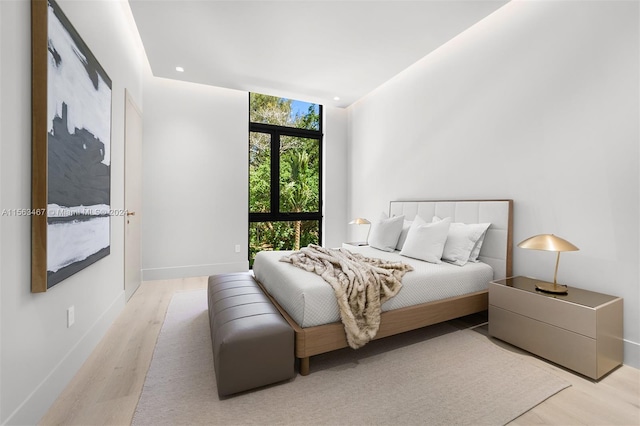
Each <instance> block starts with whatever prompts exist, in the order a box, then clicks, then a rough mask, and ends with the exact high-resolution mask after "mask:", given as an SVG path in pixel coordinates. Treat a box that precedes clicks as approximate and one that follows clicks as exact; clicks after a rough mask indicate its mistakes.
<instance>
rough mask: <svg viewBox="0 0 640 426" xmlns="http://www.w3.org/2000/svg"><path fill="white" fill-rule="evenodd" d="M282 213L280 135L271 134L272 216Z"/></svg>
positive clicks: (276, 133) (277, 133)
mask: <svg viewBox="0 0 640 426" xmlns="http://www.w3.org/2000/svg"><path fill="white" fill-rule="evenodd" d="M279 213H280V133H279V132H276V131H274V132H272V133H271V214H272V215H273V217H275V216H277V215H278V214H279Z"/></svg>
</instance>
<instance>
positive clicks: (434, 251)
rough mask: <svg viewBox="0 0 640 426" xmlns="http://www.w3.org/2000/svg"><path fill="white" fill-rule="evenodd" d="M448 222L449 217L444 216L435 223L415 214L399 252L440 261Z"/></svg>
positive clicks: (447, 230)
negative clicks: (444, 217)
mask: <svg viewBox="0 0 640 426" xmlns="http://www.w3.org/2000/svg"><path fill="white" fill-rule="evenodd" d="M450 222H451V219H449V218H446V219H443V220H441V221H439V222H436V223H427V222H425V221H424V219H422V218H421V217H420V216H416V218H415V219H414V221H413V223H412V224H411V228H409V233H408V234H407V240H406V241H405V242H404V246H403V247H402V251H401V252H400V254H401V255H402V256H407V257H412V258H414V259H419V260H424V261H425V262H431V263H441V260H440V259H441V258H442V251H443V250H444V243H445V241H446V240H447V234H448V232H449V223H450Z"/></svg>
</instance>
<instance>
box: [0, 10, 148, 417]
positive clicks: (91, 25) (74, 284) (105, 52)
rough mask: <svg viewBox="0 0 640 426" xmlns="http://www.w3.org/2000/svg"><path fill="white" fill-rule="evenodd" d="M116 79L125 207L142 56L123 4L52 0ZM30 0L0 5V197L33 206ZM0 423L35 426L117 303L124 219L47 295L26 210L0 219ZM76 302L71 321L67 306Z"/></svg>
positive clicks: (119, 199) (115, 191) (118, 177)
mask: <svg viewBox="0 0 640 426" xmlns="http://www.w3.org/2000/svg"><path fill="white" fill-rule="evenodd" d="M59 4H60V7H61V8H62V10H63V11H64V12H65V13H66V15H67V16H68V18H69V19H70V20H71V22H72V23H73V24H74V26H75V27H76V29H77V30H78V32H79V33H80V35H81V37H82V38H83V40H84V41H85V42H86V43H87V45H88V46H89V48H90V49H91V51H92V52H93V54H94V55H95V56H96V58H97V59H98V61H99V62H100V63H101V65H102V66H103V68H104V69H105V70H106V72H107V74H108V75H109V76H110V77H111V79H112V81H113V86H112V90H113V97H112V102H113V107H112V113H113V118H112V127H111V129H112V136H111V144H112V158H111V164H112V169H111V203H112V207H113V208H116V209H121V208H123V207H124V205H123V204H124V190H123V184H124V168H123V160H124V157H123V156H124V92H125V88H127V89H128V90H129V91H130V92H131V94H132V96H133V97H134V99H135V100H136V102H137V103H138V104H139V105H142V60H143V59H144V56H142V54H141V52H140V50H139V40H136V39H135V38H133V36H132V33H131V31H130V28H129V26H128V25H129V23H130V22H131V21H130V19H131V16H130V10H129V9H128V3H126V2H96V1H71V0H67V1H59ZM30 11H31V6H30V2H28V1H1V2H0V19H1V21H0V52H1V53H0V55H1V56H0V58H1V69H2V73H1V74H0V91H1V93H2V97H1V104H0V116H1V117H2V121H3V123H5V124H6V123H11V126H6V125H3V126H2V128H1V129H0V132H1V133H0V135H1V139H0V140H1V145H0V196H1V198H0V202H1V206H0V207H1V208H2V209H16V208H28V207H30V205H31V34H30V28H31V17H30ZM0 220H1V221H0V233H1V234H2V239H1V243H0V250H1V253H2V256H1V257H0V280H1V282H2V286H0V325H1V327H2V328H1V331H0V336H1V339H2V344H1V348H0V372H1V375H0V423H1V424H35V423H37V422H38V420H39V419H40V418H41V416H42V415H43V414H44V413H45V412H46V410H47V409H48V408H49V406H50V405H51V403H52V402H53V401H54V400H55V398H56V397H57V396H58V395H59V393H60V392H61V390H62V389H63V388H64V387H65V386H66V384H67V383H68V382H69V380H70V379H71V378H72V377H73V375H74V374H75V373H76V372H77V370H78V369H79V368H80V366H81V365H82V363H83V362H84V361H85V359H86V358H87V356H88V355H89V354H90V353H91V351H92V350H93V349H94V347H95V346H96V344H97V343H98V342H99V340H100V339H101V338H102V336H103V335H104V333H105V332H106V330H107V328H108V327H109V325H110V324H111V323H112V321H113V320H114V318H115V317H116V315H117V314H118V313H119V311H120V310H121V309H122V307H123V306H124V303H125V301H124V283H123V273H124V272H123V256H124V250H123V233H124V227H123V225H124V222H123V218H122V217H113V218H112V219H111V254H110V255H109V256H107V257H106V258H104V259H101V260H100V261H98V262H97V263H95V264H93V265H91V266H90V267H88V268H86V269H84V270H83V271H81V272H79V273H77V274H76V275H74V276H72V277H70V278H68V279H67V280H65V281H63V282H61V283H60V284H58V285H56V286H55V287H53V288H52V289H50V290H49V291H48V292H46V293H40V294H32V293H31V292H30V280H31V277H30V262H31V243H30V241H31V228H30V219H29V218H28V217H8V216H3V217H1V219H0ZM72 305H73V306H75V325H74V326H73V327H71V328H67V327H66V310H67V308H68V307H70V306H72Z"/></svg>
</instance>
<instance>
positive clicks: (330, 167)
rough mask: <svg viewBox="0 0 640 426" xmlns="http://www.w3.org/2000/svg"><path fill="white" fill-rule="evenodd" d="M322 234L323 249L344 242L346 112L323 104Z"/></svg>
mask: <svg viewBox="0 0 640 426" xmlns="http://www.w3.org/2000/svg"><path fill="white" fill-rule="evenodd" d="M323 110H324V123H323V127H324V129H323V130H324V141H323V147H324V159H323V168H324V169H323V171H322V173H323V179H324V183H323V189H324V194H323V200H324V213H323V214H324V216H323V226H324V229H323V231H322V238H323V240H324V241H323V245H324V246H325V247H340V246H341V245H342V243H343V242H345V241H346V235H347V223H348V222H349V220H350V219H348V216H347V185H346V182H347V165H348V157H347V153H348V150H347V148H348V143H347V111H346V110H345V109H344V108H335V107H331V106H327V105H325V106H324V107H323Z"/></svg>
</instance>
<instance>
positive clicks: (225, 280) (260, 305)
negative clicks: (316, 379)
mask: <svg viewBox="0 0 640 426" xmlns="http://www.w3.org/2000/svg"><path fill="white" fill-rule="evenodd" d="M208 301H209V322H210V325H211V342H212V345H213V364H214V370H215V375H216V383H217V385H218V395H219V396H220V397H223V396H227V395H231V394H234V393H237V392H242V391H246V390H249V389H254V388H257V387H260V386H264V385H269V384H272V383H276V382H280V381H283V380H287V379H290V378H292V377H294V376H295V374H296V373H295V357H294V333H293V329H292V328H291V327H290V326H289V324H288V323H287V322H286V321H285V319H284V318H283V317H282V315H280V312H278V310H277V309H276V307H275V306H273V304H272V303H271V301H270V300H269V298H268V297H267V296H265V294H264V293H263V292H262V290H261V289H260V287H259V286H258V284H257V283H256V281H255V279H254V278H253V276H252V275H251V274H249V273H238V274H222V275H213V276H211V277H209V286H208Z"/></svg>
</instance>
